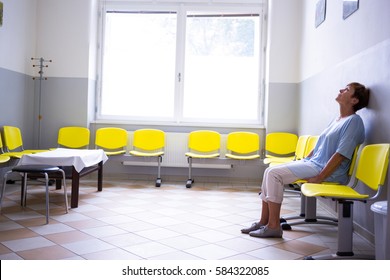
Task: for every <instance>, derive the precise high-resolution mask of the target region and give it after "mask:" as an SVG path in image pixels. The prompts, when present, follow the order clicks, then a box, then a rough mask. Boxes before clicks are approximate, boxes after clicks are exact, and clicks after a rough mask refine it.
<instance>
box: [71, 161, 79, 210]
mask: <svg viewBox="0 0 390 280" xmlns="http://www.w3.org/2000/svg"><path fill="white" fill-rule="evenodd" d="M79 188H80V174H79V173H78V172H77V171H76V169H75V168H74V166H73V167H72V193H71V200H70V207H71V208H77V207H78V206H79Z"/></svg>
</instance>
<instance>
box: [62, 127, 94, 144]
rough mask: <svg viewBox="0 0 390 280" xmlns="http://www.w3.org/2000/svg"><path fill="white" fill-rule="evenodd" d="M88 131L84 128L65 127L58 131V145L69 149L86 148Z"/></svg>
mask: <svg viewBox="0 0 390 280" xmlns="http://www.w3.org/2000/svg"><path fill="white" fill-rule="evenodd" d="M89 136H90V131H89V129H88V128H86V127H80V126H67V127H61V128H60V129H59V130H58V140H57V143H58V145H60V146H62V147H66V148H71V149H79V148H88V145H89Z"/></svg>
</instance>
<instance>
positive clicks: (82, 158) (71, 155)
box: [18, 148, 108, 208]
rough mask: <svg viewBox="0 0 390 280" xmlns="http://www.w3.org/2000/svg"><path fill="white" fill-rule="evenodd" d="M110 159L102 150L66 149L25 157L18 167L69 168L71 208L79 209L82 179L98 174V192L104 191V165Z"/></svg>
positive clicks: (67, 174)
mask: <svg viewBox="0 0 390 280" xmlns="http://www.w3.org/2000/svg"><path fill="white" fill-rule="evenodd" d="M107 159H108V157H107V155H106V154H105V152H104V151H103V150H101V149H97V150H87V149H64V148H58V149H55V150H52V151H47V152H42V153H36V154H29V155H23V157H22V158H21V159H20V160H19V162H18V165H25V164H47V165H54V166H60V167H69V168H70V170H69V171H68V172H66V176H67V179H71V180H72V193H71V207H72V208H77V207H78V200H79V185H80V177H82V176H85V175H87V174H89V173H91V172H94V171H97V172H98V191H102V189H103V164H104V163H105V162H106V161H107Z"/></svg>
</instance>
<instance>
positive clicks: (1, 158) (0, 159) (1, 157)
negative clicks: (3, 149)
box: [0, 155, 11, 163]
mask: <svg viewBox="0 0 390 280" xmlns="http://www.w3.org/2000/svg"><path fill="white" fill-rule="evenodd" d="M10 159H11V158H10V157H9V156H4V155H0V163H6V162H7V161H9V160H10Z"/></svg>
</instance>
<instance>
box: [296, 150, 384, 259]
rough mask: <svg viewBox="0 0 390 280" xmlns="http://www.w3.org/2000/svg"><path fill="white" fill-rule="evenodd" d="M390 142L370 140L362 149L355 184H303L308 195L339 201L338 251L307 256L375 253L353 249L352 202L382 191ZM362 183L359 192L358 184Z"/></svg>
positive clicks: (359, 257)
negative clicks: (376, 142) (381, 142)
mask: <svg viewBox="0 0 390 280" xmlns="http://www.w3.org/2000/svg"><path fill="white" fill-rule="evenodd" d="M389 150H390V144H387V143H386V144H371V145H367V146H365V147H364V148H363V149H362V152H361V154H360V158H359V161H358V164H357V168H356V173H355V180H354V184H353V186H352V187H351V186H348V185H331V184H324V183H323V184H312V183H305V184H303V185H302V188H301V190H302V193H303V194H304V195H305V196H307V197H324V198H329V199H332V200H335V201H337V204H338V232H337V235H338V247H337V253H336V254H332V255H325V256H310V257H307V259H349V258H351V259H352V258H353V259H367V258H368V259H372V258H374V256H364V255H355V254H354V252H353V248H352V247H353V203H354V202H355V201H359V202H363V203H366V202H367V201H370V200H375V199H376V198H378V196H379V195H380V193H381V191H382V189H383V186H384V183H385V179H386V174H387V169H388V164H389ZM358 183H359V186H361V187H362V188H361V189H362V191H361V192H359V191H358V190H357V189H356V186H357V185H358Z"/></svg>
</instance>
